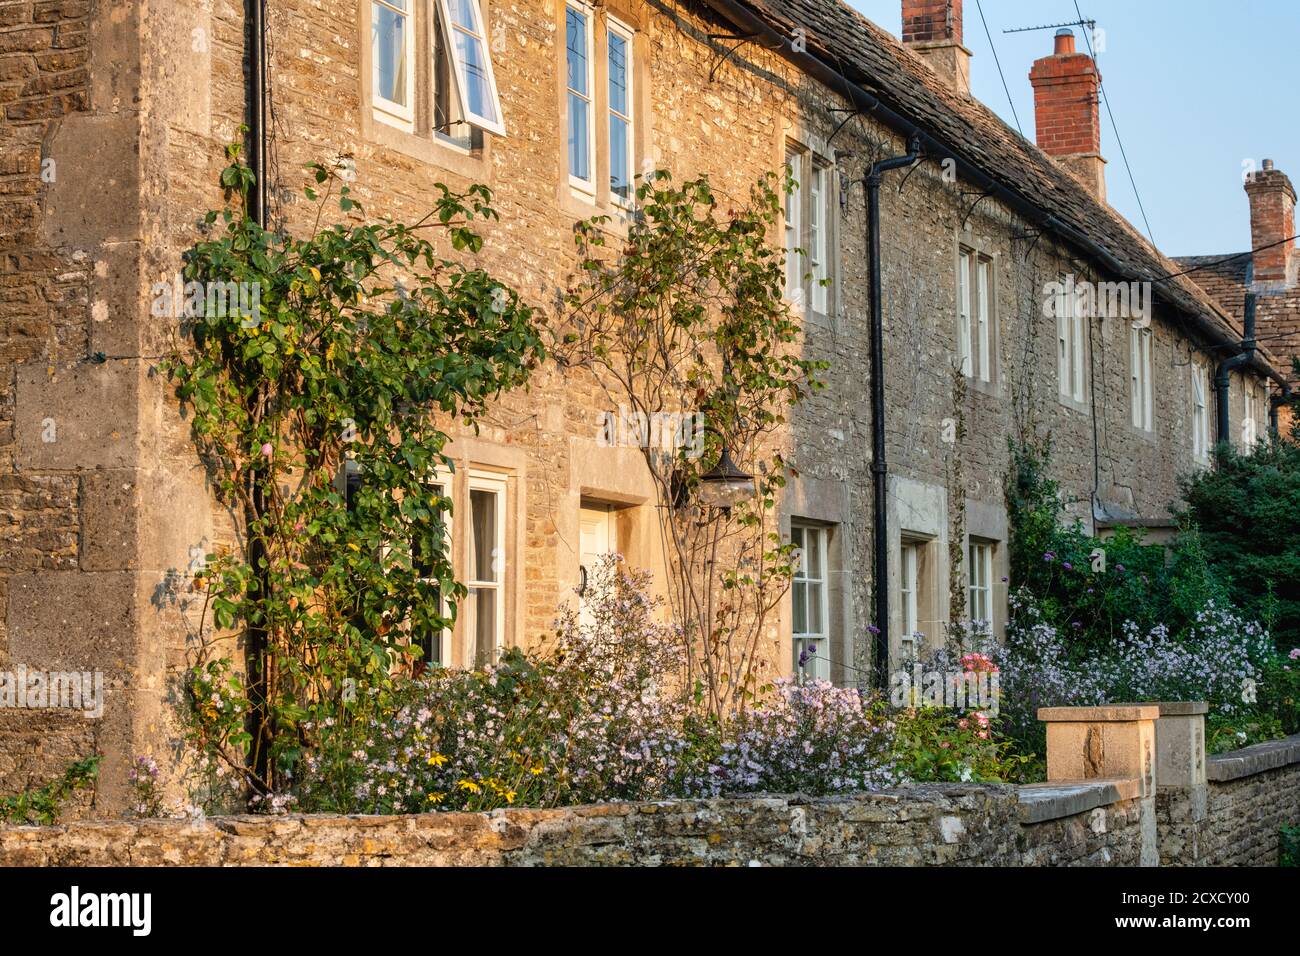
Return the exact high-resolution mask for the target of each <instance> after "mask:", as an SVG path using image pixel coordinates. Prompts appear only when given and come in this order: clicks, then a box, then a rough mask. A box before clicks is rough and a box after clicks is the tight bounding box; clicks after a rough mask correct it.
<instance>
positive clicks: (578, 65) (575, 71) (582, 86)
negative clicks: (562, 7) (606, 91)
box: [566, 7, 588, 96]
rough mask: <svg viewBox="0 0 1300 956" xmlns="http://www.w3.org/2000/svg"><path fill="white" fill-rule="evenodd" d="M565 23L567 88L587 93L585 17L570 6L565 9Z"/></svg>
mask: <svg viewBox="0 0 1300 956" xmlns="http://www.w3.org/2000/svg"><path fill="white" fill-rule="evenodd" d="M566 25H567V32H568V50H569V56H568V61H569V89H571V90H573V91H574V92H575V93H581V94H583V95H584V96H585V95H586V94H587V92H588V91H587V18H586V17H584V16H583V15H582V14H581V13H579V12H578V11H577V10H574V9H573V8H572V7H570V8H569V10H568V11H567V17H566Z"/></svg>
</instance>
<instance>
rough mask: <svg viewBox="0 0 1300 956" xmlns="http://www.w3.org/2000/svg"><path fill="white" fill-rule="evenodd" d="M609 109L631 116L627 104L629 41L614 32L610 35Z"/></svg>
mask: <svg viewBox="0 0 1300 956" xmlns="http://www.w3.org/2000/svg"><path fill="white" fill-rule="evenodd" d="M609 108H610V109H611V110H613V111H614V112H615V113H621V114H622V115H624V116H628V115H630V111H629V110H628V104H627V40H626V39H625V38H624V37H621V36H619V35H618V34H617V33H613V32H611V33H610V34H609Z"/></svg>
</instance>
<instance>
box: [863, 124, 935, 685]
mask: <svg viewBox="0 0 1300 956" xmlns="http://www.w3.org/2000/svg"><path fill="white" fill-rule="evenodd" d="M920 158H921V144H920V141H919V140H918V139H917V138H916V137H913V138H912V140H911V142H909V143H908V147H907V155H906V156H894V157H891V158H890V159H882V160H880V161H879V162H876V163H873V164H872V166H871V169H870V170H869V171H868V172H867V175H866V178H865V179H864V180H863V185H864V186H865V187H866V190H867V271H868V275H869V277H870V294H871V483H872V490H873V491H874V493H875V506H874V509H873V513H872V520H873V523H874V525H875V527H874V535H875V546H876V547H875V550H876V560H875V568H874V570H873V576H874V578H875V587H876V628H877V630H876V661H875V664H876V666H875V677H876V686H877V687H879V688H880V689H881V690H887V689H888V688H889V511H888V507H889V499H888V490H889V489H888V478H889V465H888V464H887V463H886V460H885V333H884V313H885V310H884V306H883V303H882V302H881V291H880V290H881V282H880V178H881V175H882V174H884V173H886V172H888V171H889V170H891V169H902V168H903V167H905V166H911V165H912V164H913V163H915V162H916V161H917V160H919V159H920Z"/></svg>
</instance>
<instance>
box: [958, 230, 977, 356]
mask: <svg viewBox="0 0 1300 956" xmlns="http://www.w3.org/2000/svg"><path fill="white" fill-rule="evenodd" d="M974 258H975V253H974V251H973V250H971V249H967V248H966V247H965V246H962V247H961V248H960V249H959V250H958V252H957V363H958V365H959V366H960V367H961V373H962V374H963V375H965V376H968V377H969V376H970V373H971V366H972V365H973V364H974V362H973V361H972V351H973V341H972V335H971V326H972V324H973V323H972V320H971V301H972V297H971V289H970V274H971V262H972V260H974Z"/></svg>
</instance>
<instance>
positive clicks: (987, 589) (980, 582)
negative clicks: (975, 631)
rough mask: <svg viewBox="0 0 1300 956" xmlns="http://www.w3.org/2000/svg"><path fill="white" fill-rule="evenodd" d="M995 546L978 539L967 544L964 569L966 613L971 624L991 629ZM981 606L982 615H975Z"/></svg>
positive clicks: (990, 542) (992, 543) (973, 539)
mask: <svg viewBox="0 0 1300 956" xmlns="http://www.w3.org/2000/svg"><path fill="white" fill-rule="evenodd" d="M995 547H996V544H995V543H994V542H992V541H984V540H981V539H979V538H971V539H970V540H969V542H968V545H967V549H966V555H967V565H968V566H967V569H966V612H967V614H968V615H969V617H970V621H971V623H972V624H974V623H976V622H981V623H984V624H987V625H988V626H989V628H990V629H992V627H993V549H994V548H995ZM976 604H982V605H983V606H982V608H980V610H982V611H983V615H982V616H979V615H977V614H976Z"/></svg>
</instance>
